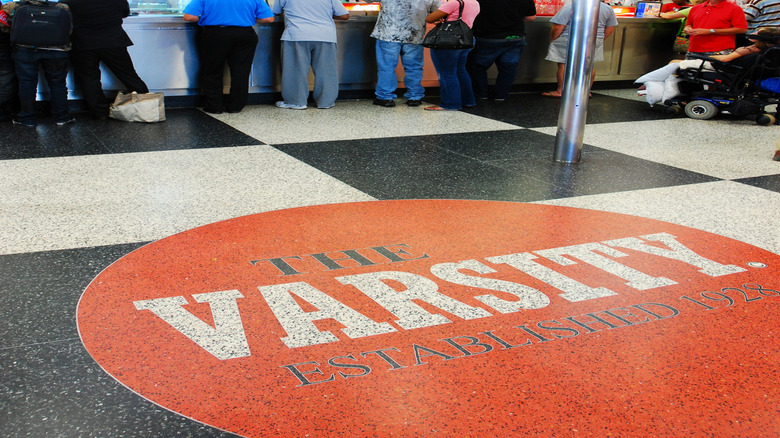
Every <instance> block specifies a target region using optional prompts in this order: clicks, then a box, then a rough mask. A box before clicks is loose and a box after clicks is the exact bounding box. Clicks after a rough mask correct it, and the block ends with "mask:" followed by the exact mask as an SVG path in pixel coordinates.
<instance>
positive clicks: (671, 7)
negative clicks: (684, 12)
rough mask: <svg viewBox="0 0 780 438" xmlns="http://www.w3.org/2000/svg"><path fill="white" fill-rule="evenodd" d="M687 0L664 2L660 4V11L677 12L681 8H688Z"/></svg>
mask: <svg viewBox="0 0 780 438" xmlns="http://www.w3.org/2000/svg"><path fill="white" fill-rule="evenodd" d="M690 7H691V5H689V4H688V0H672V2H671V3H664V4H663V5H662V6H661V12H662V13H664V12H679V11H680V10H681V9H685V8H690Z"/></svg>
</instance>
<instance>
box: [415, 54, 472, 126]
mask: <svg viewBox="0 0 780 438" xmlns="http://www.w3.org/2000/svg"><path fill="white" fill-rule="evenodd" d="M469 52H471V49H458V50H446V49H431V61H433V66H434V67H436V73H437V74H438V75H439V87H440V94H441V96H440V97H441V102H440V103H439V105H438V106H436V105H434V106H431V107H427V108H425V109H426V110H429V111H431V110H434V111H438V109H437V108H439V109H444V110H450V111H457V110H459V109H462V108H463V107H466V108H471V107H474V106H477V101H476V99H475V98H474V90H473V89H472V88H471V77H469V74H468V72H467V71H466V60H467V59H468V56H469Z"/></svg>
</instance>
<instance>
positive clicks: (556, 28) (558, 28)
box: [550, 24, 566, 41]
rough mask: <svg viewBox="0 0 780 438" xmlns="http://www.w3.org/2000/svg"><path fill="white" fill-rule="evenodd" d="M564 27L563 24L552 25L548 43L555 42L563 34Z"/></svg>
mask: <svg viewBox="0 0 780 438" xmlns="http://www.w3.org/2000/svg"><path fill="white" fill-rule="evenodd" d="M564 27H566V26H565V25H563V24H553V25H552V31H550V41H555V40H556V39H558V37H559V36H561V34H562V33H563V28H564Z"/></svg>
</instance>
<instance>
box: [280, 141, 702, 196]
mask: <svg viewBox="0 0 780 438" xmlns="http://www.w3.org/2000/svg"><path fill="white" fill-rule="evenodd" d="M277 147H278V148H279V149H280V150H282V151H284V152H286V153H288V154H290V155H292V156H294V157H295V158H297V159H299V160H301V161H303V162H305V163H307V164H309V165H311V166H313V167H316V168H317V169H319V170H322V171H323V172H325V173H328V174H330V175H331V176H333V177H335V178H338V179H340V180H341V181H343V182H345V183H347V184H349V185H350V186H352V187H354V188H356V189H358V190H360V191H363V192H364V193H367V194H369V195H371V196H373V197H375V198H377V199H429V198H445V199H484V200H502V201H522V202H529V201H541V200H545V199H557V198H563V197H570V196H581V195H592V194H600V193H611V192H620V191H626V190H641V189H648V188H656V187H667V186H674V185H683V184H695V183H701V182H709V181H716V180H717V178H713V177H709V176H706V175H701V174H697V173H694V172H689V171H686V170H682V169H678V168H674V167H671V166H666V165H663V164H659V163H654V162H651V161H646V160H642V159H639V158H635V157H631V156H629V155H624V154H620V153H616V152H612V151H609V150H606V149H601V148H597V147H593V146H590V145H584V146H583V150H582V160H581V162H580V163H577V164H568V165H567V164H560V163H554V162H553V153H554V149H555V137H554V136H552V135H547V134H542V133H539V132H535V131H530V130H527V129H516V130H509V131H492V132H470V133H460V134H446V135H430V136H420V137H403V138H390V139H363V140H351V141H341V142H325V143H318V144H312V143H306V144H298V145H283V146H277Z"/></svg>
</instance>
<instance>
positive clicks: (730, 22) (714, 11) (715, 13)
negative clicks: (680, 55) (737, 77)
mask: <svg viewBox="0 0 780 438" xmlns="http://www.w3.org/2000/svg"><path fill="white" fill-rule="evenodd" d="M747 27H748V26H747V20H746V19H745V13H744V12H743V11H742V8H740V7H739V6H737V5H736V4H735V3H732V2H730V1H727V0H709V1H707V2H704V3H701V4H698V5H696V6H694V7H692V8H691V12H690V13H689V14H688V21H687V22H686V25H685V30H684V32H685V33H686V34H688V35H690V44H689V46H688V54H687V55H686V57H690V56H691V55H699V56H712V55H728V54H729V53H731V52H732V51H733V50H734V48H735V47H736V43H735V37H736V35H739V34H743V33H745V32H747Z"/></svg>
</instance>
